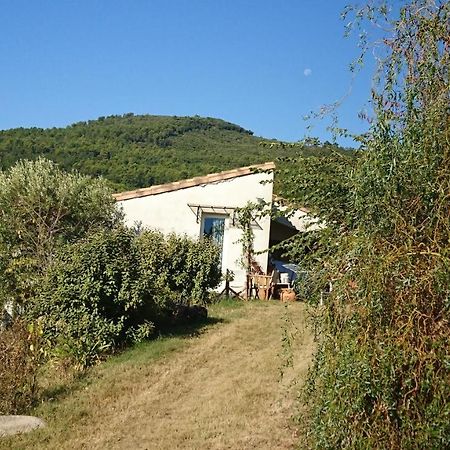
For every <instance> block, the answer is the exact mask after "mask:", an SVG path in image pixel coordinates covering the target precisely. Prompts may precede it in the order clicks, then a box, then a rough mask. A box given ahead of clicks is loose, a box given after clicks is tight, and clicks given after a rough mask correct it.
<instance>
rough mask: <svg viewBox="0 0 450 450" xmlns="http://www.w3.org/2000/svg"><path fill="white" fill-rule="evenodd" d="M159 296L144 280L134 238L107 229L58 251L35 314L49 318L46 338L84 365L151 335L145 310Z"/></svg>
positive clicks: (120, 231)
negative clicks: (121, 345)
mask: <svg viewBox="0 0 450 450" xmlns="http://www.w3.org/2000/svg"><path fill="white" fill-rule="evenodd" d="M155 293H156V291H155V290H153V289H152V288H151V286H150V285H149V283H148V282H147V281H146V282H145V283H144V282H143V281H142V279H141V270H140V261H139V258H138V252H137V251H136V248H135V242H134V234H133V233H132V232H131V231H129V230H126V229H124V228H118V229H115V230H112V231H107V230H103V231H100V232H97V233H95V234H93V235H90V236H88V237H87V238H85V239H83V240H80V241H79V242H77V243H74V244H70V245H67V246H66V247H64V248H63V249H62V250H61V251H60V252H59V254H58V257H57V259H56V260H55V262H54V263H53V264H52V266H51V267H50V268H49V271H48V274H47V276H46V279H45V282H44V283H43V286H42V290H41V292H40V295H39V297H37V299H36V300H35V307H34V310H33V315H34V316H38V317H39V316H43V317H45V320H46V327H45V330H44V331H45V336H46V338H47V339H49V341H50V343H51V344H52V345H53V346H56V348H57V351H58V352H60V353H62V355H64V356H69V357H71V358H73V359H74V360H75V361H77V362H78V363H79V364H81V365H82V366H85V365H89V364H91V363H92V362H93V361H94V360H95V359H96V358H97V356H98V355H99V354H101V353H104V352H105V351H108V350H112V349H114V348H115V347H117V346H118V345H120V344H121V343H123V342H125V341H127V340H128V339H130V338H136V336H139V338H145V337H148V336H149V335H150V334H151V332H152V331H153V327H152V324H151V323H149V322H148V321H147V320H150V322H151V317H150V318H149V317H147V316H148V314H144V310H145V309H146V308H147V309H148V307H149V305H150V304H152V302H153V300H154V295H155ZM144 330H145V332H144Z"/></svg>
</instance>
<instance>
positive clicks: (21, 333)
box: [0, 321, 43, 414]
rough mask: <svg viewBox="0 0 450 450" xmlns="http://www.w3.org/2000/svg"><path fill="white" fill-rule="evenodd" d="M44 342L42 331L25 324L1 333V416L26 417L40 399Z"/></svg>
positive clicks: (14, 326)
mask: <svg viewBox="0 0 450 450" xmlns="http://www.w3.org/2000/svg"><path fill="white" fill-rule="evenodd" d="M41 340H42V339H41V333H40V331H39V329H37V328H36V327H33V326H28V327H27V325H26V324H25V322H22V321H16V322H14V323H13V324H12V325H11V326H10V327H9V328H8V329H6V330H0V414H20V413H23V412H25V411H26V410H27V409H28V408H29V407H30V406H31V405H32V404H33V403H34V401H35V400H36V399H37V396H38V389H37V383H36V375H37V371H38V369H39V365H40V361H41V358H42V354H43V349H42V346H41Z"/></svg>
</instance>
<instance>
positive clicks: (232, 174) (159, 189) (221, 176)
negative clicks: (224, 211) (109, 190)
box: [113, 162, 275, 201]
mask: <svg viewBox="0 0 450 450" xmlns="http://www.w3.org/2000/svg"><path fill="white" fill-rule="evenodd" d="M273 169H275V163H273V162H267V163H264V164H255V165H253V166H248V167H240V168H238V169H232V170H226V171H224V172H218V173H211V174H209V175H205V176H202V177H195V178H190V179H188V180H181V181H174V182H173V183H166V184H158V185H156V186H150V187H148V188H142V189H136V190H134V191H127V192H119V193H117V194H113V197H114V198H115V199H116V200H117V201H121V200H131V199H133V198H139V197H147V196H148V195H156V194H162V193H164V192H171V191H177V190H179V189H186V188H190V187H193V186H200V185H202V184H208V183H215V182H217V181H224V180H230V179H232V178H238V177H243V176H245V175H251V174H252V173H254V171H255V170H273Z"/></svg>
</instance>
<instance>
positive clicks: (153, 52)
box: [0, 0, 371, 144]
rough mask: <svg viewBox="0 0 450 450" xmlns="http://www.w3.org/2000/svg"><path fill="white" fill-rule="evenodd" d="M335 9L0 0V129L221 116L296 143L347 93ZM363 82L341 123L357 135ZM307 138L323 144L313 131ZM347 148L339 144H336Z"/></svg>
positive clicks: (205, 1)
mask: <svg viewBox="0 0 450 450" xmlns="http://www.w3.org/2000/svg"><path fill="white" fill-rule="evenodd" d="M346 3H347V1H341V0H322V1H317V0H270V1H269V0H253V1H249V0H121V1H119V0H76V1H69V0H58V1H55V0H39V1H32V0H28V1H24V0H2V1H1V6H2V18H3V21H2V27H1V30H0V66H1V70H0V129H8V128H14V127H20V126H23V127H30V126H37V127H53V126H56V127H59V126H65V125H68V124H70V123H73V122H77V121H80V120H88V119H95V118H97V117H99V116H104V115H110V114H122V113H127V112H134V113H136V114H144V113H148V114H164V115H178V116H180V115H195V114H198V115H200V116H210V117H219V118H223V119H225V120H228V121H231V122H234V123H237V124H239V125H241V126H243V127H245V128H248V129H251V130H252V131H254V133H255V134H256V135H260V136H264V137H268V138H277V139H282V140H290V141H295V140H298V139H301V138H302V137H303V136H304V135H305V130H306V129H305V123H304V121H303V120H302V117H303V116H304V115H305V114H307V113H308V112H309V111H310V110H313V109H317V108H319V107H320V106H321V105H322V104H324V103H330V102H333V101H335V100H337V99H339V98H340V97H342V96H343V95H344V94H345V93H346V92H347V91H348V89H349V86H350V83H351V78H350V73H349V70H348V66H349V63H350V61H351V60H352V58H353V57H354V56H355V55H356V54H357V48H356V40H355V38H354V39H344V37H343V32H344V29H343V26H344V24H343V23H342V21H341V20H340V18H339V14H340V12H341V10H342V8H343V7H344V6H345V4H346ZM370 79H371V73H370V70H366V71H365V72H363V73H362V74H360V76H359V77H358V78H357V80H356V82H355V83H354V85H353V88H352V92H351V95H350V96H349V97H348V98H347V100H346V101H345V102H344V105H343V107H342V108H341V111H340V124H341V125H342V126H345V127H348V128H350V129H351V130H352V131H354V132H361V131H364V130H366V129H367V125H366V124H365V123H364V122H362V121H361V120H360V119H358V112H359V111H360V110H361V108H363V107H364V106H367V100H368V98H369V91H370V86H371V82H370ZM311 134H312V135H314V136H318V137H320V138H321V139H322V140H325V139H330V136H329V135H328V134H327V132H326V131H325V129H324V126H323V125H320V124H319V125H317V126H316V127H315V128H314V129H313V130H312V131H311ZM341 142H342V143H343V144H348V143H349V141H341Z"/></svg>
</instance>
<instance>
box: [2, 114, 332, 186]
mask: <svg viewBox="0 0 450 450" xmlns="http://www.w3.org/2000/svg"><path fill="white" fill-rule="evenodd" d="M271 142H272V141H269V140H267V139H264V138H261V137H256V136H253V132H252V131H249V130H246V129H244V128H242V127H240V126H238V125H235V124H232V123H229V122H225V121H224V120H220V119H214V118H209V117H208V118H201V117H198V116H195V117H177V116H172V117H169V116H152V115H139V116H138V115H134V114H132V113H129V114H124V115H123V116H108V117H100V118H98V119H97V120H90V121H87V122H78V123H75V124H73V125H70V126H68V127H66V128H47V129H42V128H16V129H11V130H6V131H0V168H2V169H3V170H5V169H7V168H9V167H10V166H12V165H13V164H14V163H15V162H16V161H18V160H19V159H36V158H37V157H38V156H44V157H45V158H48V159H51V160H53V161H55V162H57V163H58V164H59V165H60V166H61V167H62V168H64V169H65V170H73V169H75V170H77V171H79V172H81V173H83V174H87V175H92V176H100V175H101V176H103V177H105V178H106V179H107V180H109V181H110V183H111V185H112V187H113V188H114V189H115V190H126V189H133V188H139V187H145V186H151V185H154V184H160V183H166V182H170V181H175V180H180V179H184V178H189V177H193V176H197V175H205V174H207V173H213V172H218V171H221V170H228V169H233V168H236V167H240V166H246V165H250V164H257V163H262V162H266V161H271V160H276V159H277V158H280V157H295V156H299V155H300V154H308V153H315V154H317V153H319V154H325V153H327V152H328V151H327V149H326V148H321V147H312V146H311V147H308V148H306V149H300V148H296V147H294V148H293V147H290V146H285V147H282V146H281V147H280V146H270V143H271Z"/></svg>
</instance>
